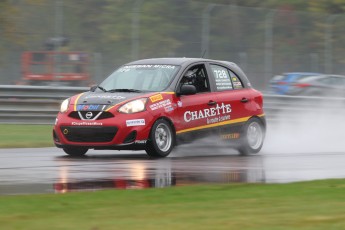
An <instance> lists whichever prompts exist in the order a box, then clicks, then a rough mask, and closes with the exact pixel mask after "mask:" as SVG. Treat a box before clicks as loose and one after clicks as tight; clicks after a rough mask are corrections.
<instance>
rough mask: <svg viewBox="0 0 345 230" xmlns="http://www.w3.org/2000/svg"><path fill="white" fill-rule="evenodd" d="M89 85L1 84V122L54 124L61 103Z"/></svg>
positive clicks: (85, 89)
mask: <svg viewBox="0 0 345 230" xmlns="http://www.w3.org/2000/svg"><path fill="white" fill-rule="evenodd" d="M87 90H89V88H87V87H59V86H57V87H52V86H49V87H47V86H17V85H1V86H0V123H2V124H54V122H55V117H56V115H57V113H58V111H59V106H60V103H61V102H62V101H63V100H64V99H66V98H68V97H70V96H72V95H74V94H78V93H81V92H84V91H87Z"/></svg>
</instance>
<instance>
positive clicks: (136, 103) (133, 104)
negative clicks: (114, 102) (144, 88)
mask: <svg viewBox="0 0 345 230" xmlns="http://www.w3.org/2000/svg"><path fill="white" fill-rule="evenodd" d="M146 102H147V98H140V99H137V100H133V101H130V102H128V103H126V104H124V105H123V106H121V107H120V108H119V110H118V111H119V112H120V113H138V112H142V111H144V110H145V109H146Z"/></svg>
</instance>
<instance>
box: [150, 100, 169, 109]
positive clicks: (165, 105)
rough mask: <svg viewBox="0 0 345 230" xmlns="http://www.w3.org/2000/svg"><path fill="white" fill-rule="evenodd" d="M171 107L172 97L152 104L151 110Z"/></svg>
mask: <svg viewBox="0 0 345 230" xmlns="http://www.w3.org/2000/svg"><path fill="white" fill-rule="evenodd" d="M169 107H172V105H171V101H170V99H166V100H164V101H160V102H157V103H155V104H152V105H150V109H151V110H157V109H160V108H169Z"/></svg>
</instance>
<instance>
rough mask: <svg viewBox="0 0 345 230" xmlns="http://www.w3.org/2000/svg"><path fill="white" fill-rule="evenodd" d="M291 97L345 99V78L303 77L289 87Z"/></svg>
mask: <svg viewBox="0 0 345 230" xmlns="http://www.w3.org/2000/svg"><path fill="white" fill-rule="evenodd" d="M289 92H290V94H291V95H300V96H323V97H325V96H329V97H345V76H342V75H317V76H308V77H303V78H301V79H299V80H298V81H296V82H295V83H293V84H292V85H291V86H290V89H289Z"/></svg>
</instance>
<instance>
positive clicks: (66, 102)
mask: <svg viewBox="0 0 345 230" xmlns="http://www.w3.org/2000/svg"><path fill="white" fill-rule="evenodd" d="M69 101H70V99H69V98H68V99H66V100H64V101H63V102H62V103H61V106H60V112H61V113H64V112H66V111H67V110H68V106H69Z"/></svg>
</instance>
